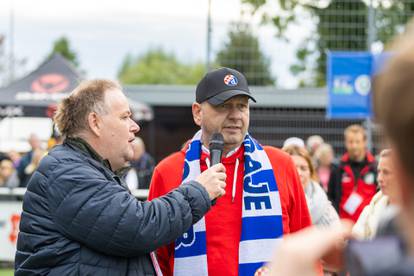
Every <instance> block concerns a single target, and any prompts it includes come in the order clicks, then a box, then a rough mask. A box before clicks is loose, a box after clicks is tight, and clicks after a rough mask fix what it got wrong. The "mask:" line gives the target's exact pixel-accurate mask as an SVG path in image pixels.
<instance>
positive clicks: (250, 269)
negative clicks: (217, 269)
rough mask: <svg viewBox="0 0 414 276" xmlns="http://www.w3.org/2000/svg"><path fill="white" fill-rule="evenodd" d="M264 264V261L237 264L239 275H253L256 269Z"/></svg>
mask: <svg viewBox="0 0 414 276" xmlns="http://www.w3.org/2000/svg"><path fill="white" fill-rule="evenodd" d="M264 264H265V263H264V262H260V263H250V264H239V276H253V275H254V273H255V272H256V270H258V269H259V268H261V267H262V266H263V265H264Z"/></svg>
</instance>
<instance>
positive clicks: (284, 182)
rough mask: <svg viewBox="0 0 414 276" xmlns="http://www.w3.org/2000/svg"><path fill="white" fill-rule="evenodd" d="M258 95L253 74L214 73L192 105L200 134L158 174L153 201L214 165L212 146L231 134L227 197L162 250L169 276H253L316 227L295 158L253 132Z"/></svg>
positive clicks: (163, 265)
mask: <svg viewBox="0 0 414 276" xmlns="http://www.w3.org/2000/svg"><path fill="white" fill-rule="evenodd" d="M249 99H251V100H253V101H255V99H254V97H253V96H252V95H251V93H250V91H249V88H248V85H247V81H246V79H245V77H244V76H243V75H242V74H241V73H240V72H238V71H236V70H233V69H229V68H220V69H216V70H213V71H211V72H209V73H207V74H206V75H205V76H204V78H203V79H202V80H201V81H200V82H199V84H198V85H197V88H196V102H194V103H193V105H192V112H193V119H194V122H195V123H196V124H197V125H198V126H200V128H201V129H200V130H199V131H198V132H197V133H196V134H195V135H194V137H193V138H192V139H191V140H190V141H189V142H188V143H187V144H186V146H185V147H184V148H183V150H182V151H180V152H176V153H174V154H172V155H170V156H168V157H167V158H165V159H164V160H162V161H161V162H160V163H159V164H158V166H157V167H156V168H155V170H154V174H153V177H152V181H151V186H150V193H149V198H150V199H153V198H156V197H159V196H161V195H164V194H166V193H168V192H169V191H170V190H172V189H173V188H175V187H177V186H178V185H180V183H181V182H182V180H183V179H185V180H189V179H193V178H194V177H196V176H197V175H198V174H200V172H202V171H204V170H205V169H207V168H208V166H209V163H210V161H209V159H210V155H209V149H208V145H209V142H210V139H211V136H212V135H213V134H214V133H216V132H219V133H221V134H222V135H223V137H224V150H223V158H222V163H223V164H224V166H225V167H226V174H227V179H226V183H227V186H226V193H225V195H224V196H222V197H221V198H219V199H218V200H217V202H216V204H215V206H214V207H213V208H212V209H211V211H210V212H209V213H208V214H207V215H206V216H205V217H204V218H203V219H201V220H200V222H199V223H197V224H195V225H194V226H192V227H191V228H190V229H189V230H188V231H187V233H185V234H184V235H183V236H182V237H181V238H179V239H177V240H176V241H175V242H174V243H172V244H170V245H169V246H165V247H162V248H161V249H159V250H158V251H157V253H158V259H159V262H160V265H161V269H162V270H163V273H164V275H172V274H174V275H253V274H254V272H255V271H256V270H257V269H258V268H260V267H261V266H262V265H263V264H264V263H265V262H267V261H269V260H270V254H271V252H272V251H273V248H274V246H275V244H276V243H277V242H278V241H279V240H280V239H281V237H282V236H283V234H287V233H291V232H295V231H298V230H299V229H302V228H304V227H306V226H308V225H310V224H311V220H310V216H309V211H308V208H307V206H306V200H305V196H304V193H303V189H302V186H301V184H300V181H299V178H298V176H297V172H296V169H295V166H294V165H293V163H292V161H291V159H290V157H289V156H288V155H287V154H285V153H283V152H282V151H280V150H279V149H276V148H273V147H266V146H264V147H263V146H262V145H260V144H259V143H258V142H257V141H256V140H255V139H254V138H252V137H251V136H250V135H249V134H248V132H247V130H248V127H249Z"/></svg>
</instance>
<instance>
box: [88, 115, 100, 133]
mask: <svg viewBox="0 0 414 276" xmlns="http://www.w3.org/2000/svg"><path fill="white" fill-rule="evenodd" d="M88 125H89V128H90V130H91V131H92V133H93V134H95V135H96V136H100V135H101V129H102V122H101V119H100V118H99V116H98V114H96V113H95V112H91V113H89V115H88Z"/></svg>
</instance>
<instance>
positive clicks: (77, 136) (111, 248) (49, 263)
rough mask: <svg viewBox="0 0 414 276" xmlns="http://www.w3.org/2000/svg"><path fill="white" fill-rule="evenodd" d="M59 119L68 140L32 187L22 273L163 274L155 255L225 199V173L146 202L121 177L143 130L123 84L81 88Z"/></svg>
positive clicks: (214, 172) (19, 265) (21, 241)
mask: <svg viewBox="0 0 414 276" xmlns="http://www.w3.org/2000/svg"><path fill="white" fill-rule="evenodd" d="M55 121H56V124H57V126H58V128H59V131H60V132H61V133H62V135H63V136H64V137H65V141H64V143H63V145H60V146H57V147H55V148H54V149H53V150H51V151H50V152H49V154H48V155H47V156H46V157H44V158H43V160H42V162H41V163H40V165H39V167H38V169H37V170H36V171H35V173H34V174H33V177H32V178H31V180H30V181H29V184H28V188H27V192H26V194H25V197H24V201H23V212H22V216H21V223H20V233H19V237H18V242H17V252H16V258H15V269H16V272H15V273H16V274H15V275H59V276H62V275H111V276H112V275H158V274H159V269H158V268H157V262H156V259H155V255H154V254H153V253H151V252H153V251H154V250H155V249H156V248H157V247H159V246H161V245H164V244H168V243H170V242H171V241H173V240H175V239H176V238H178V237H179V236H181V235H182V234H183V233H184V232H185V231H186V230H187V229H188V228H189V227H190V226H191V225H192V224H193V223H195V222H196V221H198V220H199V219H200V218H201V217H203V216H204V215H205V213H206V212H207V211H208V210H209V208H210V206H211V200H212V199H214V198H216V197H218V196H221V195H223V194H224V187H225V178H226V175H225V172H224V170H225V169H224V167H223V166H222V165H221V164H218V165H216V166H212V167H211V168H210V169H209V170H208V171H206V172H205V173H203V174H201V175H200V177H198V178H197V179H196V181H190V182H188V183H186V184H185V185H181V186H180V187H179V188H178V189H176V190H174V191H172V192H171V193H169V194H167V195H166V196H164V197H161V198H159V199H155V200H153V201H151V202H140V201H138V200H137V199H135V198H134V197H133V196H132V195H131V194H130V193H129V192H128V190H127V188H126V186H125V184H124V183H123V181H122V180H121V179H120V178H119V177H118V175H117V174H116V172H117V171H119V170H120V169H122V168H123V167H124V166H125V165H126V164H127V162H128V161H129V160H130V159H131V158H132V156H133V149H132V145H131V143H132V142H133V140H134V138H135V133H137V132H138V131H139V126H138V125H137V124H136V123H135V122H134V121H133V120H132V119H131V111H130V109H129V105H128V101H127V98H126V97H125V95H124V94H123V93H122V91H121V87H120V86H119V85H118V84H116V83H114V82H112V81H106V80H94V81H87V82H84V83H82V84H80V85H79V86H78V87H77V88H76V89H75V90H74V91H73V92H72V94H71V95H70V96H69V97H68V98H66V99H64V100H63V102H62V103H61V104H60V106H59V108H58V111H57V114H56V116H55Z"/></svg>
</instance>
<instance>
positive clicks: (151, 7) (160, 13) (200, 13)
mask: <svg viewBox="0 0 414 276" xmlns="http://www.w3.org/2000/svg"><path fill="white" fill-rule="evenodd" d="M207 3H208V1H207V0H195V1H194V0H174V1H168V0H151V1H142V0H118V1H115V0H100V1H98V0H83V1H80V0H71V1H67V0H66V1H63V0H39V1H33V0H1V1H0V34H4V35H6V38H7V37H8V36H9V34H10V10H13V11H14V53H15V56H17V57H19V58H26V59H27V61H28V62H27V65H26V66H25V70H26V71H30V70H31V69H34V68H35V67H36V66H37V65H38V64H39V63H40V62H41V61H42V60H43V59H44V57H45V56H46V55H47V54H48V53H49V52H50V50H51V47H52V43H53V41H54V40H56V39H57V38H59V37H61V36H63V35H64V36H66V37H68V38H69V40H70V42H71V45H72V48H73V49H74V50H75V51H76V52H77V53H78V56H79V60H80V63H81V68H82V69H84V70H85V71H86V72H87V76H88V77H90V78H115V77H116V73H117V71H118V69H119V67H120V64H121V62H122V60H123V57H124V56H125V55H126V54H127V53H131V54H134V55H137V54H142V53H144V52H145V51H146V50H148V49H149V48H151V47H159V46H161V47H163V48H164V49H165V50H167V51H169V52H172V53H174V54H176V56H177V57H178V58H179V59H180V60H182V61H185V62H195V61H204V60H205V56H206V16H207ZM239 16H240V3H239V0H212V20H213V35H212V48H213V49H212V50H213V53H214V52H216V51H217V50H218V49H219V48H220V47H221V45H222V44H223V42H224V41H225V40H226V32H227V30H228V29H227V28H228V24H229V23H230V22H231V21H234V20H237V19H238V18H239ZM249 20H250V18H249ZM258 21H259V20H258V18H251V22H253V24H256V26H258ZM256 32H257V35H258V36H259V40H260V43H261V47H262V49H263V51H264V52H265V53H266V55H267V56H269V58H271V60H272V73H273V74H274V75H277V76H278V83H279V86H281V87H283V88H292V87H294V86H295V85H296V81H295V78H294V77H292V76H290V73H289V71H288V68H289V65H290V64H291V63H292V62H293V61H294V49H295V48H296V45H297V44H298V42H299V41H300V40H301V37H302V35H303V31H301V28H300V27H296V28H294V29H293V30H292V32H290V35H291V43H290V44H286V43H283V42H280V41H278V40H277V39H275V38H274V35H273V29H272V28H271V27H263V26H262V27H257V28H256ZM6 42H7V41H6ZM5 46H6V48H5V52H6V53H8V52H9V49H10V47H9V44H8V43H6V45H5Z"/></svg>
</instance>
